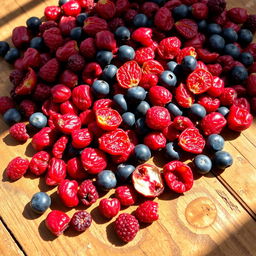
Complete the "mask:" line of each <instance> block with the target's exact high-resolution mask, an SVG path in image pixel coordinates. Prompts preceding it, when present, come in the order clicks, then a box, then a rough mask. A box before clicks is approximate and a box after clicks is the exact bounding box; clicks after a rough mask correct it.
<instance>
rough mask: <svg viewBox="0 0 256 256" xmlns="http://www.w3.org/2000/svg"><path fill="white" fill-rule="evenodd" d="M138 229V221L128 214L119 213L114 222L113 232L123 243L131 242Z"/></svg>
mask: <svg viewBox="0 0 256 256" xmlns="http://www.w3.org/2000/svg"><path fill="white" fill-rule="evenodd" d="M139 229H140V225H139V222H138V220H137V219H136V218H135V217H134V216H133V215H131V214H129V213H121V214H120V215H119V216H118V217H117V219H116V221H115V232H116V234H117V235H118V237H119V238H120V239H121V240H122V241H123V242H126V243H128V242H130V241H132V240H133V239H134V238H135V236H136V234H137V233H138V231H139Z"/></svg>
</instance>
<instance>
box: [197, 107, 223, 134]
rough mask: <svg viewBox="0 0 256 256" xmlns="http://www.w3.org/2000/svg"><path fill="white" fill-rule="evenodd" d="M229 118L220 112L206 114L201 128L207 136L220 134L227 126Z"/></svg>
mask: <svg viewBox="0 0 256 256" xmlns="http://www.w3.org/2000/svg"><path fill="white" fill-rule="evenodd" d="M226 124H227V120H226V119H225V118H224V116H223V115H222V114H220V113H218V112H212V113H210V114H208V115H206V116H205V117H204V118H203V119H202V121H201V128H202V130H203V132H204V134H205V135H206V136H209V135H211V134H219V133H221V131H222V129H223V128H224V127H225V126H226Z"/></svg>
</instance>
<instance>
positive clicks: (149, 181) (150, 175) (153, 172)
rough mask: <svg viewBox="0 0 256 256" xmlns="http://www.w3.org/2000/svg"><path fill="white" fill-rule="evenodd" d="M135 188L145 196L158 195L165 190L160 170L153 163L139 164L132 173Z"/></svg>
mask: <svg viewBox="0 0 256 256" xmlns="http://www.w3.org/2000/svg"><path fill="white" fill-rule="evenodd" d="M132 182H133V185H134V188H135V189H136V190H137V192H139V193H140V194H142V195H143V196H145V197H156V196H159V195H160V194H162V192H163V191H164V183H163V180H162V177H161V173H160V170H159V169H158V168H157V167H156V166H154V165H151V164H141V165H139V166H137V168H136V169H135V171H134V172H133V174H132Z"/></svg>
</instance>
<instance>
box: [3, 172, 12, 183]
mask: <svg viewBox="0 0 256 256" xmlns="http://www.w3.org/2000/svg"><path fill="white" fill-rule="evenodd" d="M2 182H11V181H10V180H9V179H8V177H7V175H6V169H5V170H4V171H3V175H2Z"/></svg>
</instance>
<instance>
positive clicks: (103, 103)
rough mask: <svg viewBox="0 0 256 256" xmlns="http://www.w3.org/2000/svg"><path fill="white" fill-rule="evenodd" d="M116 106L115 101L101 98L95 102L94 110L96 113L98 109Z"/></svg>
mask: <svg viewBox="0 0 256 256" xmlns="http://www.w3.org/2000/svg"><path fill="white" fill-rule="evenodd" d="M113 106H114V102H113V100H111V99H100V100H96V101H94V103H93V107H92V110H93V111H94V113H96V111H97V110H99V109H102V108H112V107H113Z"/></svg>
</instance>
